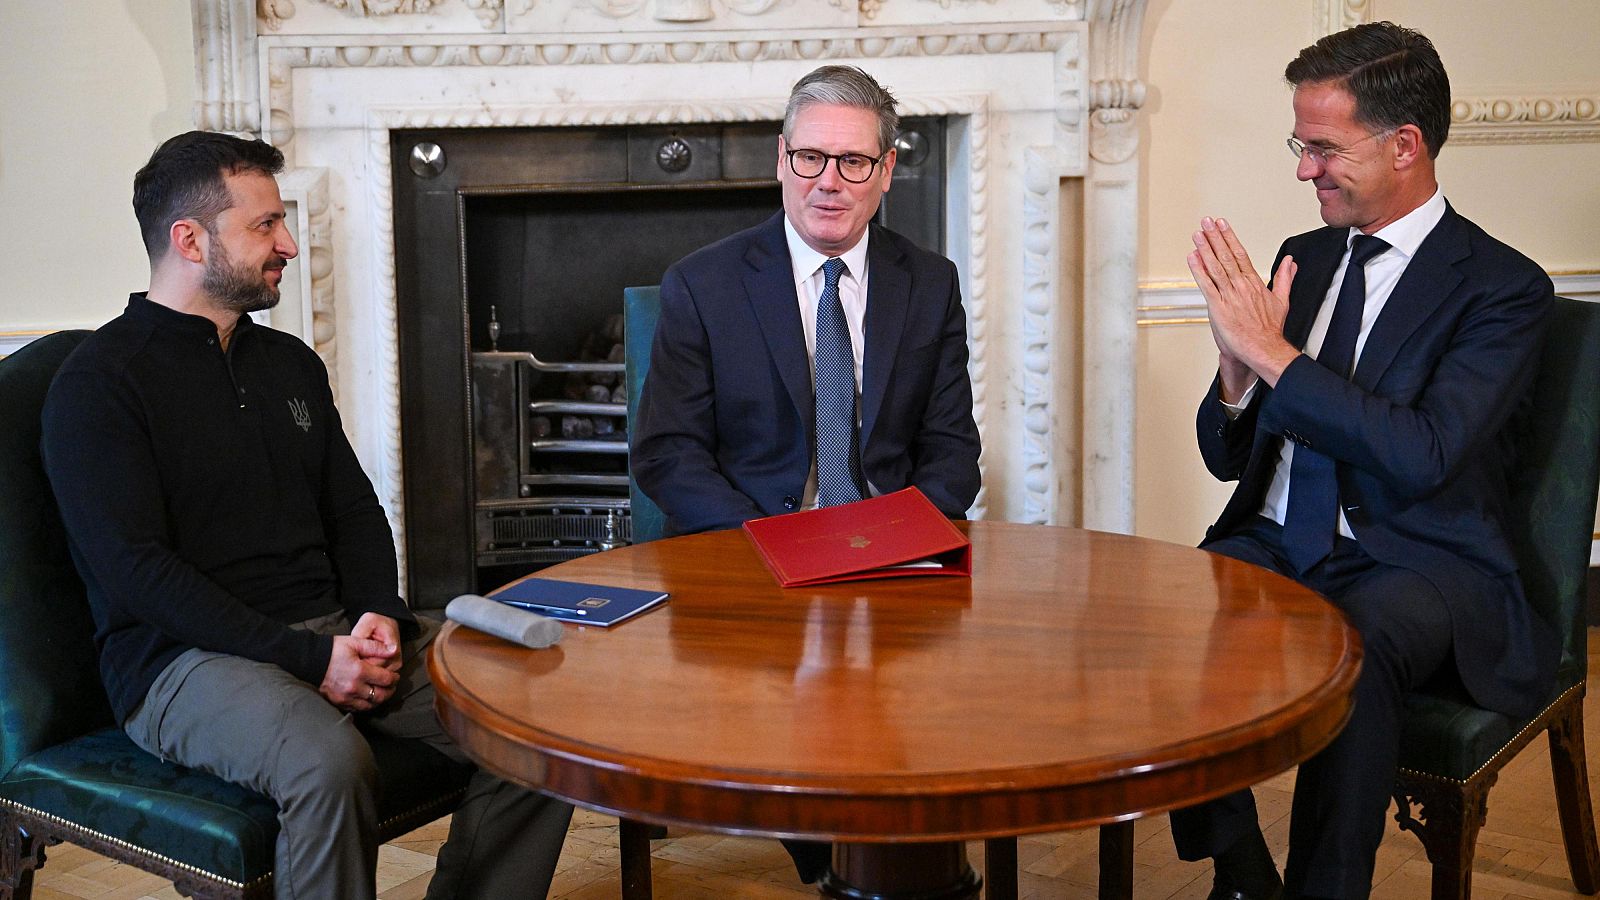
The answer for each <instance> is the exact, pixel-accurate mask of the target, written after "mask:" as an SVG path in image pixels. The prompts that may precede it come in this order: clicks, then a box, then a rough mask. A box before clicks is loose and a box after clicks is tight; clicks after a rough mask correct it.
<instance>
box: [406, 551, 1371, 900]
mask: <svg viewBox="0 0 1600 900" xmlns="http://www.w3.org/2000/svg"><path fill="white" fill-rule="evenodd" d="M962 527H963V528H964V529H965V530H966V531H967V533H968V535H969V537H970V538H971V540H972V549H973V573H972V577H971V578H970V579H968V578H949V577H920V578H899V579H886V580H878V581H857V582H851V583H846V584H838V585H830V586H826V587H816V588H789V589H784V588H779V587H778V586H777V584H776V583H775V581H774V580H773V578H772V576H771V575H770V574H769V573H768V572H767V570H766V569H765V568H764V567H763V565H762V563H761V561H760V559H759V557H758V556H757V555H756V553H755V551H754V549H753V548H752V546H751V545H750V543H749V542H748V540H747V539H746V537H745V536H744V534H743V533H742V532H740V531H737V530H734V531H725V532H715V533H710V534H700V535H692V536H688V537H681V538H673V539H670V540H664V541H656V542H653V543H647V544H639V545H636V546H631V547H625V548H622V549H618V550H613V551H610V552H607V553H601V554H597V555H594V556H589V557H585V558H582V559H579V560H574V561H572V562H567V563H562V564H561V565H558V566H555V567H553V568H550V569H547V570H545V571H543V572H540V573H539V575H540V577H545V578H556V579H563V580H569V581H588V582H594V583H602V584H609V585H616V586H622V587H639V588H649V589H659V590H664V591H669V592H670V593H671V599H670V600H669V601H668V603H667V604H666V606H664V607H662V608H659V609H657V610H655V611H652V612H649V613H646V614H644V615H642V616H640V617H638V618H636V619H633V620H630V621H627V622H624V623H622V624H620V625H617V626H615V627H613V628H611V629H604V628H597V627H585V626H569V627H568V629H567V633H566V635H565V638H564V640H563V641H562V643H561V644H559V645H558V646H556V647H554V648H551V649H547V650H527V649H524V648H522V647H519V646H516V645H514V644H510V643H506V642H504V641H501V640H498V639H496V638H493V637H489V636H487V635H484V634H482V633H479V632H476V631H473V630H471V629H466V628H459V627H456V626H455V625H453V624H452V625H449V626H447V627H446V628H445V630H444V632H443V633H442V634H441V636H440V637H439V639H438V640H437V641H436V642H435V643H434V645H433V649H432V651H431V653H430V656H429V659H428V666H429V670H430V671H431V673H432V676H433V681H434V684H435V685H436V687H437V696H438V708H439V715H440V718H441V719H442V720H443V722H444V725H445V728H446V729H447V730H448V731H449V732H450V734H451V735H453V736H454V737H455V739H456V740H457V741H458V742H460V744H461V746H462V747H463V748H464V749H465V750H466V752H467V753H468V754H469V755H471V756H472V757H473V758H474V759H476V760H478V761H479V762H480V763H482V764H483V765H484V766H485V767H487V768H488V769H490V770H491V771H494V772H496V773H497V774H499V775H501V776H503V777H506V778H508V779H510V780H513V781H516V782H518V783H520V784H523V785H527V786H529V787H532V788H536V789H538V790H541V791H544V792H546V793H549V794H553V795H555V796H558V797H561V798H564V799H566V800H569V801H571V802H573V803H575V804H577V805H579V806H583V807H587V808H589V809H593V810H599V811H602V812H606V813H611V814H615V815H618V816H621V817H625V818H627V819H633V820H642V821H645V822H652V823H660V824H669V825H683V826H688V827H691V828H694V829H700V830H711V831H718V832H726V833H732V834H759V835H772V836H781V837H801V838H814V839H819V840H830V841H836V842H841V843H839V844H838V845H836V848H835V853H834V871H832V872H830V873H829V875H828V876H827V877H825V878H824V881H823V892H824V894H825V895H827V896H833V897H879V896H883V897H894V896H917V897H950V898H964V897H972V896H975V895H976V892H977V889H978V879H977V877H976V876H975V875H974V874H973V872H972V869H971V867H970V866H969V865H968V864H967V860H966V851H965V845H964V844H963V843H962V841H964V840H966V839H971V838H986V837H987V838H992V837H1001V836H1009V835H1017V834H1023V833H1028V832H1039V831H1054V830H1062V829H1067V828H1075V827H1081V826H1086V825H1095V824H1104V823H1109V822H1116V821H1121V820H1124V819H1129V818H1133V817H1137V816H1140V815H1144V814H1149V813H1155V812H1161V811H1165V810H1169V809H1173V808H1175V807H1181V806H1186V805H1189V804H1192V803H1194V802H1196V801H1199V800H1204V799H1207V798H1210V797H1215V796H1218V795H1221V794H1224V793H1227V792H1230V791H1233V790H1236V789H1238V788H1241V787H1244V786H1247V785H1250V784H1254V783H1256V782H1259V781H1261V780H1263V779H1265V778H1268V777H1270V776H1272V775H1274V774H1276V773H1278V772H1281V771H1284V770H1285V769H1288V768H1289V767H1291V766H1293V765H1295V764H1296V763H1298V762H1300V761H1301V760H1303V759H1305V758H1306V757H1308V756H1310V755H1311V754H1313V753H1315V752H1316V751H1317V750H1319V749H1321V748H1322V747H1323V746H1324V745H1326V744H1327V743H1328V742H1329V741H1330V740H1332V738H1333V736H1334V735H1335V734H1337V733H1338V731H1339V729H1340V728H1341V727H1343V725H1344V722H1345V720H1346V718H1347V717H1348V715H1349V711H1350V694H1351V690H1352V688H1353V687H1354V684H1355V679H1356V674H1357V671H1358V669H1359V668H1360V661H1361V645H1360V639H1359V638H1358V637H1357V636H1356V634H1355V632H1354V631H1353V630H1351V629H1350V628H1349V627H1348V625H1347V624H1346V623H1345V621H1344V619H1343V617H1342V616H1341V614H1340V613H1339V612H1338V611H1337V610H1335V609H1334V608H1333V607H1332V606H1330V605H1329V604H1328V603H1326V602H1325V601H1323V600H1322V599H1321V598H1319V597H1317V596H1316V595H1315V594H1314V593H1312V592H1311V591H1309V590H1307V589H1305V588H1302V587H1300V586H1298V585H1296V584H1294V583H1293V582H1291V581H1289V580H1287V579H1284V578H1281V577H1278V576H1276V575H1273V574H1270V573H1268V572H1265V571H1263V570H1261V569H1257V568H1255V567H1253V566H1248V565H1245V564H1243V563H1239V562H1236V561H1234V560H1230V559H1226V558H1223V557H1220V556H1216V555H1214V554H1210V553H1206V552H1203V551H1200V550H1194V549H1191V548H1187V547H1181V546H1177V545H1173V544H1166V543H1160V542H1157V541H1151V540H1145V539H1141V538H1136V537H1129V536H1125V535H1114V534H1103V533H1099V532H1090V531H1082V530H1077V529H1068V528H1052V527H1045V526H1033V525H1015V524H1006V523H995V522H972V523H965V524H963V525H962Z"/></svg>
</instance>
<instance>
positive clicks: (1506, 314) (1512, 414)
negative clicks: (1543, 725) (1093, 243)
mask: <svg viewBox="0 0 1600 900" xmlns="http://www.w3.org/2000/svg"><path fill="white" fill-rule="evenodd" d="M1285 77H1286V78H1287V80H1288V81H1289V83H1290V84H1292V85H1293V86H1294V133H1293V136H1292V137H1290V138H1289V149H1290V150H1291V151H1292V152H1293V153H1294V154H1295V156H1296V157H1297V158H1298V160H1299V166H1298V168H1297V170H1296V173H1295V174H1296V176H1297V177H1298V178H1299V179H1300V180H1301V181H1309V182H1311V183H1312V185H1313V186H1314V187H1315V188H1316V192H1317V201H1318V203H1319V204H1320V206H1321V213H1322V220H1323V221H1324V222H1325V223H1327V225H1328V227H1326V228H1322V229H1320V230H1317V231H1313V232H1309V233H1307V234H1303V235H1299V236H1297V237H1293V238H1290V239H1289V240H1288V241H1286V242H1285V243H1284V244H1283V247H1282V248H1281V249H1280V250H1279V251H1278V258H1277V260H1276V261H1275V262H1274V265H1273V280H1272V283H1271V285H1270V286H1269V285H1267V284H1263V283H1262V281H1261V279H1260V277H1258V276H1257V275H1256V273H1255V269H1254V267H1253V266H1252V265H1251V263H1250V260H1249V257H1248V256H1247V255H1246V254H1245V252H1244V247H1243V246H1242V244H1241V243H1240V241H1239V239H1238V236H1237V235H1236V234H1235V233H1234V232H1233V230H1232V228H1231V227H1230V226H1229V224H1228V223H1227V222H1226V221H1225V220H1222V219H1211V218H1206V219H1203V220H1202V221H1201V227H1200V230H1199V231H1197V232H1195V235H1194V245H1195V249H1194V251H1193V252H1192V253H1191V254H1190V255H1189V268H1190V271H1192V272H1193V273H1194V276H1195V280H1196V282H1197V283H1198V284H1199V287H1200V290H1201V292H1202V293H1203V294H1204V295H1205V298H1206V304H1207V307H1208V308H1209V312H1210V321H1211V328H1212V333H1213V337H1214V338H1215V340H1216V344H1217V347H1218V350H1219V363H1218V373H1217V377H1216V379H1215V380H1214V381H1213V382H1212V385H1211V388H1210V390H1209V392H1208V393H1207V395H1206V397H1205V399H1204V400H1203V402H1202V403H1201V405H1200V410H1199V415H1198V417H1197V420H1196V421H1197V429H1198V434H1199V442H1200V450H1201V455H1202V456H1203V457H1204V459H1205V462H1206V466H1207V468H1208V469H1210V470H1211V472H1212V474H1214V475H1216V476H1217V477H1218V478H1219V479H1223V480H1235V479H1236V480H1238V482H1239V484H1238V487H1237V488H1236V489H1235V491H1234V494H1233V497H1232V498H1231V499H1230V500H1229V502H1228V505H1227V506H1226V508H1225V509H1224V510H1223V512H1222V515H1221V517H1220V518H1219V519H1218V520H1217V523H1216V524H1215V525H1213V526H1212V527H1211V529H1210V530H1209V531H1208V532H1207V536H1206V541H1205V543H1203V544H1202V545H1201V546H1202V547H1204V548H1205V549H1207V550H1211V551H1213V552H1216V553H1220V554H1224V555H1227V556H1232V557H1236V558H1238V559H1243V560H1245V561H1247V562H1251V563H1255V564H1257V565H1261V566H1264V567H1266V568H1269V569H1272V570H1274V571H1277V572H1279V573H1281V574H1284V575H1287V576H1288V577H1290V578H1294V579H1296V580H1297V581H1299V582H1301V583H1303V584H1306V585H1308V586H1310V587H1312V588H1314V589H1315V590H1317V591H1318V592H1319V593H1321V594H1323V595H1324V596H1326V597H1328V599H1330V600H1331V601H1332V602H1334V603H1335V604H1337V605H1338V606H1339V607H1340V608H1341V609H1343V610H1344V611H1345V613H1346V614H1347V615H1348V616H1349V619H1350V621H1351V624H1352V625H1353V626H1354V627H1355V628H1356V630H1357V631H1359V632H1360V633H1361V637H1362V642H1363V646H1364V652H1365V656H1364V659H1363V663H1362V670H1361V676H1360V679H1359V681H1358V683H1357V686H1356V691H1355V706H1354V712H1353V714H1352V716H1351V719H1350V722H1349V724H1348V725H1347V726H1346V727H1345V729H1344V731H1343V733H1342V734H1340V736H1339V737H1338V738H1336V739H1335V740H1334V742H1333V743H1332V744H1330V745H1329V746H1328V747H1327V748H1326V749H1324V750H1323V751H1321V752H1320V753H1318V754H1317V755H1316V756H1314V757H1312V758H1311V759H1310V760H1307V761H1306V762H1305V763H1304V764H1302V765H1301V766H1300V771H1299V775H1298V778H1297V779H1296V783H1295V796H1294V807H1293V811H1292V812H1291V815H1290V825H1289V858H1288V865H1287V867H1286V868H1285V870H1284V875H1283V878H1282V879H1281V880H1280V879H1279V876H1278V872H1277V869H1276V866H1275V864H1274V862H1273V860H1272V857H1271V856H1270V854H1269V853H1268V851H1267V847H1266V843H1265V841H1264V840H1263V839H1262V836H1261V831H1260V827H1259V825H1258V823H1257V819H1256V811H1255V804H1254V800H1253V799H1252V797H1251V794H1250V792H1249V791H1248V790H1244V791H1241V792H1239V793H1236V794H1233V795H1230V796H1225V797H1222V798H1220V799H1218V800H1215V801H1212V802H1209V803H1206V804H1202V805H1201V806H1198V807H1193V808H1191V809H1187V810H1179V811H1176V812H1174V813H1173V814H1172V832H1173V838H1174V840H1175V842H1176V843H1177V846H1178V852H1179V855H1180V856H1181V857H1183V858H1184V859H1191V860H1192V859H1203V858H1205V857H1212V858H1213V859H1214V861H1215V879H1214V882H1213V888H1212V891H1211V894H1210V896H1211V897H1212V898H1267V897H1276V896H1279V895H1280V894H1287V895H1288V896H1291V897H1300V898H1306V897H1323V898H1349V897H1366V896H1367V895H1368V893H1369V892H1370V890H1371V885H1372V873H1373V867H1374V860H1375V856H1376V853H1377V848H1378V842H1379V840H1380V839H1381V838H1382V836H1383V827H1384V823H1383V820H1384V815H1385V813H1386V811H1387V809H1388V804H1389V797H1390V787H1391V785H1392V784H1393V781H1394V773H1395V766H1396V764H1397V759H1398V747H1399V728H1400V724H1399V720H1400V711H1401V708H1402V698H1403V696H1404V694H1405V692H1406V691H1408V690H1410V689H1412V688H1415V687H1418V686H1420V685H1422V684H1424V683H1428V682H1431V683H1434V684H1439V683H1441V682H1444V683H1449V684H1454V685H1456V686H1457V687H1459V688H1460V689H1462V690H1464V691H1465V692H1466V693H1467V694H1468V695H1469V696H1471V697H1472V699H1473V700H1474V702H1476V703H1477V704H1479V705H1481V706H1484V707H1486V708H1488V709H1491V710H1496V711H1498V712H1502V713H1505V714H1507V715H1510V716H1514V717H1515V716H1527V715H1531V714H1532V713H1534V712H1535V711H1536V710H1537V708H1538V706H1539V705H1540V704H1541V703H1542V702H1543V701H1544V700H1545V699H1546V694H1547V693H1548V691H1549V690H1550V689H1551V687H1552V685H1553V684H1554V674H1555V665H1556V660H1557V658H1558V654H1559V648H1558V646H1557V644H1556V639H1555V635H1554V632H1553V631H1552V630H1551V628H1550V627H1549V626H1548V625H1547V624H1546V623H1545V622H1544V621H1542V620H1541V619H1540V618H1539V617H1538V616H1537V615H1535V614H1533V612H1532V610H1531V609H1530V608H1529V606H1528V604H1527V602H1526V601H1525V600H1524V597H1523V594H1522V587H1521V584H1520V582H1519V581H1518V577H1517V571H1516V563H1515V561H1514V559H1513V557H1512V551H1511V546H1510V542H1509V540H1508V537H1507V528H1506V524H1505V522H1504V521H1503V518H1502V517H1503V515H1504V511H1505V507H1506V497H1507V485H1506V481H1507V475H1508V472H1509V470H1510V468H1511V466H1512V465H1513V464H1514V462H1515V461H1514V460H1512V459H1510V458H1509V456H1510V454H1509V447H1510V431H1511V429H1512V426H1511V425H1510V424H1509V423H1511V422H1513V421H1514V420H1516V419H1517V417H1518V414H1519V411H1521V410H1523V409H1525V408H1526V406H1527V404H1528V402H1529V400H1530V391H1531V373H1532V370H1533V362H1534V360H1535V356H1536V354H1537V352H1538V349H1539V346H1540V343H1541V341H1542V339H1543V335H1544V332H1545V329H1546V323H1547V320H1548V317H1549V314H1550V312H1551V309H1552V305H1553V296H1554V294H1553V290H1552V286H1551V283H1550V279H1549V278H1548V277H1547V276H1546V275H1545V273H1544V272H1543V270H1541V269H1540V267H1539V266H1537V265H1536V264H1534V263H1533V262H1532V261H1531V260H1529V259H1527V258H1526V257H1524V256H1522V255H1521V254H1519V253H1517V252H1516V251H1515V250H1513V249H1511V248H1510V247H1508V246H1506V245H1505V244H1502V243H1500V242H1499V241H1496V240H1495V239H1493V238H1491V237H1489V236H1488V235H1487V234H1485V233H1484V232H1483V230H1482V229H1480V228H1479V227H1477V226H1476V225H1474V224H1473V223H1471V222H1469V221H1468V220H1467V219H1465V218H1463V217H1462V216H1461V215H1460V214H1458V213H1457V212H1456V211H1455V210H1454V209H1452V208H1451V207H1450V205H1449V204H1448V203H1446V202H1445V199H1444V195H1443V194H1442V192H1441V191H1440V189H1439V186H1438V183H1437V181H1436V180H1435V176H1434V158H1435V157H1436V156H1437V154H1438V152H1439V148H1440V146H1441V145H1443V144H1444V141H1445V137H1446V135H1447V133H1448V131H1449V125H1450V84H1449V79H1448V77H1447V76H1446V74H1445V70H1444V65H1443V63H1442V62H1440V60H1439V56H1438V54H1437V53H1436V52H1435V50H1434V48H1433V45H1432V44H1431V43H1430V42H1429V41H1428V39H1427V38H1425V37H1423V36H1422V35H1421V34H1419V33H1417V32H1415V31H1411V30H1409V29H1405V28H1401V27H1399V26H1397V25H1394V24H1392V23H1389V22H1378V23H1374V24H1367V25H1358V26H1356V27H1354V28H1351V29H1348V30H1346V31H1342V32H1339V33H1337V34H1334V35H1330V36H1329V37H1326V38H1323V39H1322V40H1320V41H1318V42H1317V43H1316V44H1314V45H1313V46H1311V47H1307V48H1306V49H1304V50H1302V51H1301V52H1300V55H1299V56H1298V57H1297V58H1296V59H1295V60H1294V61H1293V62H1291V63H1290V64H1289V66H1288V68H1287V70H1286V72H1285Z"/></svg>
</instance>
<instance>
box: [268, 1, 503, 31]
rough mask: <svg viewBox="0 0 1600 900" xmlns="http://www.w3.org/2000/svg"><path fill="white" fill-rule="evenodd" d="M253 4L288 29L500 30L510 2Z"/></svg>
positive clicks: (276, 26)
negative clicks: (505, 10) (506, 7)
mask: <svg viewBox="0 0 1600 900" xmlns="http://www.w3.org/2000/svg"><path fill="white" fill-rule="evenodd" d="M523 2H528V0H523ZM254 3H255V13H256V21H257V22H258V23H259V26H260V28H261V30H262V31H263V32H280V33H283V34H342V33H350V32H364V33H382V34H403V33H448V32H450V31H462V30H471V31H479V30H482V31H500V30H502V26H503V24H504V17H503V11H504V7H505V0H254Z"/></svg>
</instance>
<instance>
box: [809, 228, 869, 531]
mask: <svg viewBox="0 0 1600 900" xmlns="http://www.w3.org/2000/svg"><path fill="white" fill-rule="evenodd" d="M844 271H845V266H844V260H842V259H837V258H835V259H830V260H828V261H827V262H824V263H823V264H822V276H823V285H822V296H821V297H820V298H819V299H818V300H817V351H816V394H817V396H816V408H817V505H818V506H837V505H839V504H841V503H850V502H853V501H856V500H860V499H861V489H860V488H858V487H857V486H856V479H855V465H854V463H855V456H856V452H855V451H856V358H855V354H854V353H853V352H852V351H851V347H850V328H849V326H847V325H846V324H845V320H844V304H843V303H840V302H839V276H840V275H842V274H843V273H844Z"/></svg>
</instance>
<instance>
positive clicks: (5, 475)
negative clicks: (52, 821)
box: [0, 331, 113, 776]
mask: <svg viewBox="0 0 1600 900" xmlns="http://www.w3.org/2000/svg"><path fill="white" fill-rule="evenodd" d="M88 334H89V332H87V331H61V332H57V333H55V334H51V335H47V336H45V337H42V338H39V339H38V340H36V341H33V342H31V343H29V344H28V345H27V346H25V347H23V348H22V349H21V350H18V351H17V352H15V353H13V354H11V355H10V356H7V357H6V358H5V359H3V360H0V422H3V423H5V425H4V426H3V427H0V776H4V775H5V774H6V773H7V772H9V771H11V768H12V767H13V766H15V765H16V763H17V761H18V760H19V759H21V758H22V757H24V756H27V755H28V754H30V753H33V752H35V751H37V750H41V749H43V748H45V747H49V746H51V745H54V744H59V743H61V742H62V741H66V740H69V739H71V738H74V737H77V736H78V735H80V734H84V733H86V732H89V731H93V730H95V729H97V728H102V727H105V726H107V725H110V724H112V722H113V720H112V715H111V706H110V704H109V703H108V702H107V701H106V694H105V689H104V688H103V687H102V686H101V684H100V667H99V662H98V659H97V654H96V653H95V647H94V621H93V619H91V618H90V616H89V603H88V601H87V600H86V599H85V596H84V590H83V582H82V581H81V580H79V578H78V572H77V570H76V569H74V568H73V566H72V558H71V555H70V554H69V552H68V550H67V536H66V531H65V530H64V529H63V528H62V525H61V514H60V512H59V510H58V509H57V507H56V500H55V496H54V495H53V494H52V493H51V491H50V482H49V480H48V479H47V478H46V477H45V474H44V463H43V461H42V460H41V459H40V456H39V431H40V424H39V414H40V411H41V410H43V408H44V395H45V391H46V390H48V389H49V387H50V380H51V379H52V378H54V377H55V373H56V369H58V368H60V367H61V363H62V361H63V360H65V359H66V358H67V355H68V354H69V353H71V352H72V351H73V349H74V348H76V347H77V346H78V344H79V343H81V342H82V341H83V339H84V338H85V337H87V336H88Z"/></svg>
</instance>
